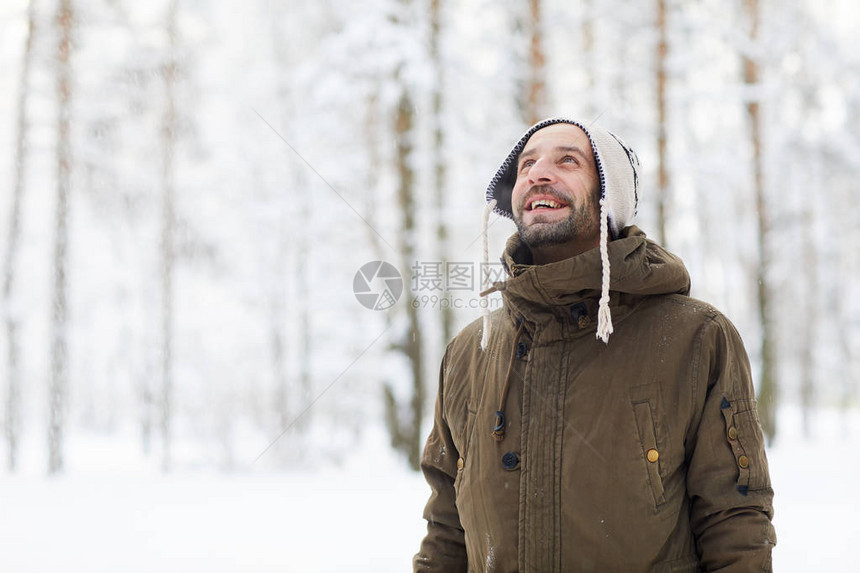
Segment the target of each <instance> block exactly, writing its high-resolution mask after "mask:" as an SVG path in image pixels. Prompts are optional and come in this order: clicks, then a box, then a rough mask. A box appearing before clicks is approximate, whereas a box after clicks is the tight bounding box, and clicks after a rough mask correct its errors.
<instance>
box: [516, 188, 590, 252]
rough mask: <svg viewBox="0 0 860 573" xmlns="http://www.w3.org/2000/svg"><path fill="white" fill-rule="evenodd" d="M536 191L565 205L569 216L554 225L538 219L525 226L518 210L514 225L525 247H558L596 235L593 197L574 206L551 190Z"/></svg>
mask: <svg viewBox="0 0 860 573" xmlns="http://www.w3.org/2000/svg"><path fill="white" fill-rule="evenodd" d="M538 191H540V192H543V193H547V194H549V195H552V196H554V197H556V198H557V199H558V200H559V201H563V202H564V203H567V204H568V206H569V208H570V215H568V216H567V218H566V219H562V220H561V221H557V222H554V223H544V222H541V220H540V219H538V220H537V221H533V222H532V223H531V224H530V225H528V226H526V225H525V224H524V223H523V217H522V209H520V213H519V215H516V214H515V215H514V223H515V224H516V226H517V230H518V231H519V233H520V237H521V238H522V241H523V243H525V244H526V245H527V246H529V247H542V246H546V245H558V244H562V243H566V242H568V241H570V240H572V239H576V238H577V237H584V236H589V235H596V234H598V231H599V229H600V224H599V219H600V213H599V211H598V209H597V208H596V202H595V201H594V198H593V197H591V196H589V198H588V200H587V201H585V202H584V203H580V204H579V205H576V204H574V203H572V202H570V201H569V200H568V199H567V198H564V197H562V196H561V195H560V194H558V193H556V192H555V191H554V190H553V189H551V188H548V187H544V188H541V189H538Z"/></svg>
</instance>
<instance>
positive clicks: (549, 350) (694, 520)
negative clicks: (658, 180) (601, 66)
mask: <svg viewBox="0 0 860 573" xmlns="http://www.w3.org/2000/svg"><path fill="white" fill-rule="evenodd" d="M638 167H639V162H638V159H637V158H636V155H635V154H634V153H633V151H632V150H631V149H630V148H628V147H627V146H626V145H625V144H624V142H623V141H622V140H621V139H620V138H618V137H617V136H615V135H613V134H612V133H611V132H609V131H607V130H605V129H602V128H600V127H598V126H595V125H586V124H584V123H581V122H578V121H574V120H570V119H563V118H554V119H548V120H544V121H542V122H540V123H538V124H536V125H535V126H533V127H532V128H530V129H529V130H528V131H527V132H526V133H525V134H524V135H523V136H522V138H520V140H519V141H518V142H517V144H516V145H515V146H514V148H513V150H512V151H511V152H510V154H509V155H508V157H507V158H506V159H505V161H504V162H503V163H502V166H501V167H500V168H499V170H498V172H497V173H496V175H495V177H493V179H492V181H491V183H490V185H489V188H488V190H487V199H488V201H489V202H490V207H489V208H490V209H494V210H495V211H496V212H497V213H499V214H501V215H504V216H507V217H511V218H513V220H514V222H515V223H516V226H517V233H516V234H514V235H513V236H512V237H511V238H510V239H509V240H508V242H507V246H506V248H505V251H504V254H503V256H502V263H503V264H504V267H505V270H506V272H507V279H506V280H505V281H501V282H496V283H494V284H493V288H492V289H489V290H491V291H492V290H495V291H498V292H500V293H501V296H502V300H503V303H504V307H503V308H502V309H499V310H497V311H494V312H493V313H489V312H487V313H486V315H485V317H484V319H483V321H482V320H478V321H475V322H473V323H472V324H471V325H469V326H467V327H466V328H465V329H464V330H463V331H462V332H460V333H459V334H458V335H457V336H456V337H455V338H454V339H453V340H452V341H451V343H450V344H449V345H448V347H447V350H446V352H445V356H444V358H443V359H442V366H441V372H440V381H439V391H438V396H437V400H436V411H435V419H434V425H433V429H432V432H431V434H430V437H429V438H428V440H427V444H426V447H425V449H424V454H423V458H422V463H421V466H422V470H423V471H424V475H425V477H426V479H427V482H428V483H429V485H430V488H431V491H432V494H431V496H430V500H429V502H428V503H427V507H426V509H425V512H424V517H425V518H426V520H427V536H426V537H425V538H424V540H423V542H422V544H421V549H420V551H419V553H418V554H417V555H416V556H415V558H414V560H413V565H414V570H415V571H416V572H418V571H444V572H446V573H452V572H458V571H463V572H465V571H470V572H471V571H493V572H514V571H518V572H521V573H526V572H534V573H553V572H557V573H561V572H568V573H569V572H575V571H600V572H604V571H624V572H639V571H641V572H646V571H647V572H674V573H681V572H698V571H724V572H740V571H771V570H772V567H771V550H772V548H773V546H774V545H775V543H776V536H775V533H774V529H773V526H772V524H771V519H772V516H773V507H772V500H773V491H772V489H771V484H770V477H769V473H768V467H767V460H766V457H765V452H764V443H763V439H762V432H761V427H760V424H759V420H758V416H757V413H756V402H755V399H754V391H753V385H752V381H751V376H750V367H749V360H748V359H747V355H746V352H745V350H744V347H743V343H742V341H741V339H740V336H739V335H738V333H737V331H736V330H735V328H734V326H732V324H731V323H730V322H729V321H728V320H727V319H726V318H725V317H724V316H723V315H722V314H721V313H720V312H719V311H717V310H715V309H714V308H713V307H711V306H709V305H708V304H706V303H704V302H701V301H698V300H695V299H693V298H690V296H689V291H690V279H689V275H688V273H687V271H686V269H685V268H684V265H683V263H682V262H681V260H680V259H679V258H678V257H676V256H674V255H672V254H671V253H669V252H668V251H666V250H665V249H663V248H662V247H660V246H659V245H657V244H656V243H654V242H653V241H651V240H649V239H647V238H646V237H645V234H644V233H643V232H642V231H640V230H639V229H638V228H637V227H635V226H630V222H631V220H632V219H633V217H634V215H635V213H636V207H637V204H638V193H639V178H638ZM488 213H489V211H488V212H487V214H488ZM485 227H486V217H485ZM485 233H486V228H485Z"/></svg>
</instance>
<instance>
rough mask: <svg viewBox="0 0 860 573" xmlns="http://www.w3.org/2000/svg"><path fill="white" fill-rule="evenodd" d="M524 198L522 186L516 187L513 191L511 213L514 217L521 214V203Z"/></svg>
mask: <svg viewBox="0 0 860 573" xmlns="http://www.w3.org/2000/svg"><path fill="white" fill-rule="evenodd" d="M522 197H523V190H522V187H521V186H518V185H514V188H513V190H512V191H511V211H512V212H513V214H514V215H517V214H519V212H520V210H521V209H520V201H521V200H522Z"/></svg>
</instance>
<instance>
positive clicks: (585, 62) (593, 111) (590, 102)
mask: <svg viewBox="0 0 860 573" xmlns="http://www.w3.org/2000/svg"><path fill="white" fill-rule="evenodd" d="M594 25H595V18H594V0H583V2H582V24H581V29H582V44H581V49H582V54H583V57H582V59H581V60H580V63H581V65H582V67H583V69H584V70H585V90H584V93H585V97H584V98H583V100H584V101H585V105H584V107H583V113H584V114H585V119H586V121H594V120H595V119H596V118H597V113H598V111H597V106H596V105H595V102H596V101H597V94H596V93H595V90H596V89H597V77H596V76H597V65H596V64H597V58H596V56H595V53H594V51H595V44H594Z"/></svg>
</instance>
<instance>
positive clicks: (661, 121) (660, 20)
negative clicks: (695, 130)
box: [657, 0, 669, 247]
mask: <svg viewBox="0 0 860 573" xmlns="http://www.w3.org/2000/svg"><path fill="white" fill-rule="evenodd" d="M657 36H658V41H657V170H658V175H657V232H658V236H659V237H660V244H661V245H663V246H664V247H665V246H668V244H667V242H666V205H667V203H668V197H669V169H668V165H667V163H668V158H667V153H666V136H667V131H668V126H667V124H666V123H667V122H666V57H667V53H668V46H667V40H666V37H667V33H666V0H657Z"/></svg>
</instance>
